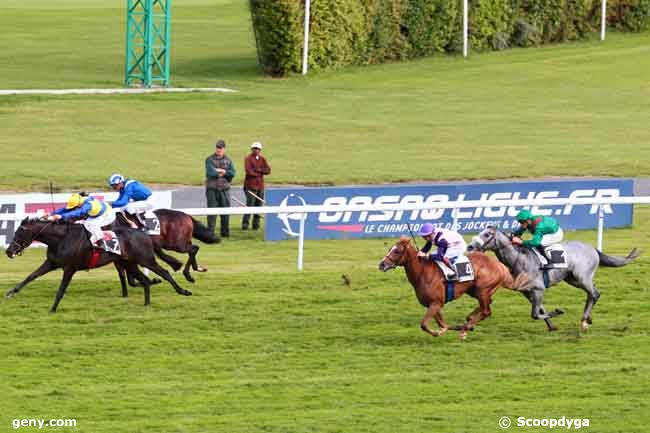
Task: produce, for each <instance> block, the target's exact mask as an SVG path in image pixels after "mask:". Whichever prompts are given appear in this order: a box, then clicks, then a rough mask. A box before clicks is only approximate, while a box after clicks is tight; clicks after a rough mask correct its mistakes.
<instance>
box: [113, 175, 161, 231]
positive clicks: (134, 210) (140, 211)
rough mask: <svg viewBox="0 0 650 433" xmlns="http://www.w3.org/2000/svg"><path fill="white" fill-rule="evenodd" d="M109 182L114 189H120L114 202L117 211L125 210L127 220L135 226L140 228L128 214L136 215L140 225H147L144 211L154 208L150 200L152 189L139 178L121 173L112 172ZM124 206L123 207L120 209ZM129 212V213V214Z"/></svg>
mask: <svg viewBox="0 0 650 433" xmlns="http://www.w3.org/2000/svg"><path fill="white" fill-rule="evenodd" d="M108 184H109V185H110V186H111V188H113V190H114V191H119V192H120V195H119V197H118V198H117V200H115V201H114V202H113V203H111V204H112V206H113V207H114V208H116V211H124V213H125V215H124V216H126V219H127V221H129V223H130V224H131V226H132V227H133V228H138V226H137V225H136V224H134V223H133V222H132V221H131V218H129V217H128V216H129V215H131V216H133V215H135V216H136V218H137V221H138V222H139V223H140V227H142V228H144V227H145V221H144V213H145V212H147V211H148V210H151V209H153V204H152V203H151V201H150V200H149V198H150V197H151V190H149V188H147V187H146V186H144V185H142V184H141V183H140V182H138V181H137V180H133V179H125V178H124V176H122V175H121V174H117V173H115V174H112V175H111V177H109V178H108ZM118 208H122V209H118ZM127 214H128V215H127Z"/></svg>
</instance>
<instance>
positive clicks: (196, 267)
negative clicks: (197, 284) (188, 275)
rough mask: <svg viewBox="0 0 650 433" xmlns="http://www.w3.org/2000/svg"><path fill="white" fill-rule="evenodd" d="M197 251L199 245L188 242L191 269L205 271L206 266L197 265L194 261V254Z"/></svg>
mask: <svg viewBox="0 0 650 433" xmlns="http://www.w3.org/2000/svg"><path fill="white" fill-rule="evenodd" d="M198 253H199V246H198V245H192V244H190V252H189V253H188V254H189V255H190V260H192V269H194V270H195V271H196V272H207V271H208V270H207V269H206V268H203V267H201V266H199V263H198V262H197V261H196V255H197V254H198Z"/></svg>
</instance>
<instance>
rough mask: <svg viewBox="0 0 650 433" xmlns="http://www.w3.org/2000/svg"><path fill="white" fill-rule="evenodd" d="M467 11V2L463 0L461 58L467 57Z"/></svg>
mask: <svg viewBox="0 0 650 433" xmlns="http://www.w3.org/2000/svg"><path fill="white" fill-rule="evenodd" d="M468 9H469V7H468V5H467V0H463V57H467V27H468V19H467V16H468Z"/></svg>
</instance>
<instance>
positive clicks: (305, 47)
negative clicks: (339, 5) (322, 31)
mask: <svg viewBox="0 0 650 433" xmlns="http://www.w3.org/2000/svg"><path fill="white" fill-rule="evenodd" d="M310 10H311V0H305V34H304V37H303V39H304V44H303V48H302V75H307V68H308V67H309V64H308V63H309V62H308V60H309V21H310V19H309V14H310Z"/></svg>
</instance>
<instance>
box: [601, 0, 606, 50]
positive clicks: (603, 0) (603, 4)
mask: <svg viewBox="0 0 650 433" xmlns="http://www.w3.org/2000/svg"><path fill="white" fill-rule="evenodd" d="M600 3H601V17H600V40H601V41H604V40H605V27H607V0H600Z"/></svg>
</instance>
